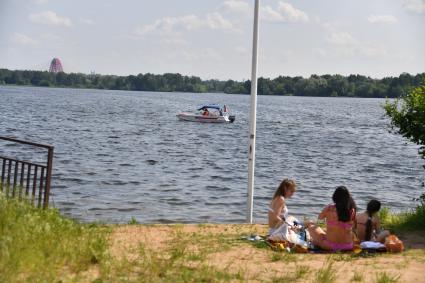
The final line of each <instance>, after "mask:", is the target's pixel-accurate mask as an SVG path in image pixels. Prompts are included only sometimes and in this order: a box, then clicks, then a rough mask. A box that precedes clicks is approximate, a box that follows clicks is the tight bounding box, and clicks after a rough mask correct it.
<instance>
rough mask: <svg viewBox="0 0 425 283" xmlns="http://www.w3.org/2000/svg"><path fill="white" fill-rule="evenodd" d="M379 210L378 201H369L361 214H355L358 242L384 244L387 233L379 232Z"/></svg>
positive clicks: (379, 204) (385, 231)
mask: <svg viewBox="0 0 425 283" xmlns="http://www.w3.org/2000/svg"><path fill="white" fill-rule="evenodd" d="M380 209H381V203H380V202H379V201H378V200H371V201H369V203H368V204H367V209H366V211H365V212H363V213H359V214H357V217H356V220H357V237H358V238H359V240H360V242H364V241H374V242H381V243H384V241H385V238H386V237H387V236H388V235H389V234H390V233H389V231H387V230H384V231H380V222H379V217H378V215H377V212H378V211H379V210H380Z"/></svg>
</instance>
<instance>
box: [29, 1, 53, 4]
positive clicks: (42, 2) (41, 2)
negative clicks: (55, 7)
mask: <svg viewBox="0 0 425 283" xmlns="http://www.w3.org/2000/svg"><path fill="white" fill-rule="evenodd" d="M48 1H49V0H32V1H31V2H33V3H35V4H46V3H47V2H48Z"/></svg>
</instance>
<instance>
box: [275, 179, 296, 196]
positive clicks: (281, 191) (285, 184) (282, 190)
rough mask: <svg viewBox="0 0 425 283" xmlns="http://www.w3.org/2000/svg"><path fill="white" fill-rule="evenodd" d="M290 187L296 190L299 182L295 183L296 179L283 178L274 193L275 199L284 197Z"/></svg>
mask: <svg viewBox="0 0 425 283" xmlns="http://www.w3.org/2000/svg"><path fill="white" fill-rule="evenodd" d="M288 189H292V190H294V191H295V190H296V189H297V184H296V183H295V181H294V180H289V179H283V181H282V182H281V183H280V185H279V187H278V188H277V189H276V192H275V193H274V196H273V198H274V199H275V198H277V197H280V196H283V197H284V196H285V194H286V191H287V190H288Z"/></svg>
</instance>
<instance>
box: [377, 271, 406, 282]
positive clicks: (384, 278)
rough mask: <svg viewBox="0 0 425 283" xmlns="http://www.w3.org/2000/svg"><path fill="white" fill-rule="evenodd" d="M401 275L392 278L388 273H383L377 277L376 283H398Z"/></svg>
mask: <svg viewBox="0 0 425 283" xmlns="http://www.w3.org/2000/svg"><path fill="white" fill-rule="evenodd" d="M399 279H400V275H397V276H392V275H390V274H388V273H386V272H381V273H378V274H377V275H376V279H375V283H397V282H398V280H399Z"/></svg>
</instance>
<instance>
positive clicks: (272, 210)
mask: <svg viewBox="0 0 425 283" xmlns="http://www.w3.org/2000/svg"><path fill="white" fill-rule="evenodd" d="M296 190H297V185H296V183H295V181H294V180H289V179H284V180H283V181H282V182H281V183H280V185H279V187H278V188H277V189H276V191H275V193H274V196H273V199H272V201H271V204H270V207H269V209H268V210H269V211H268V220H269V221H268V222H269V240H272V241H281V240H287V241H291V240H292V238H295V236H296V235H292V234H295V233H294V232H293V231H292V230H291V229H289V227H288V223H287V221H288V208H287V207H286V203H285V201H286V199H289V198H290V197H292V195H293V194H294V193H295V191H296Z"/></svg>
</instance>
